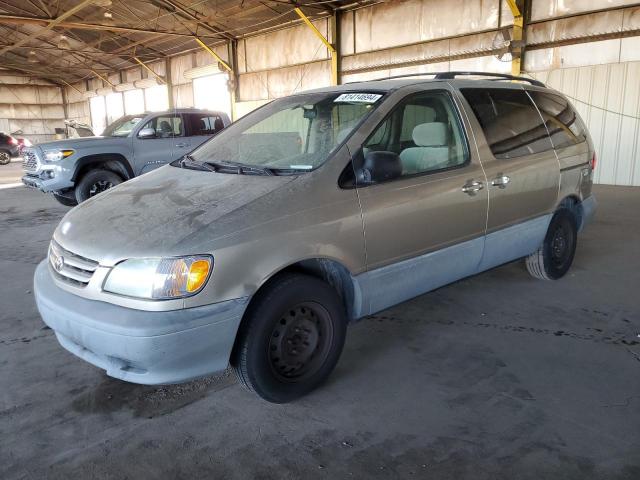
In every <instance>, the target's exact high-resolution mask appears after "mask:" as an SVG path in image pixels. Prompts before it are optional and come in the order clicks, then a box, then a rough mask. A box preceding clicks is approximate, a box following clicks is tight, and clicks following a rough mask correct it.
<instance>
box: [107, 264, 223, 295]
mask: <svg viewBox="0 0 640 480" xmlns="http://www.w3.org/2000/svg"><path fill="white" fill-rule="evenodd" d="M212 268H213V258H211V257H210V256H208V255H191V256H188V257H178V258H139V259H131V260H125V261H124V262H122V263H119V264H118V265H116V266H115V267H113V269H112V270H111V272H109V275H108V276H107V279H106V280H105V282H104V286H103V290H105V291H107V292H111V293H117V294H119V295H127V296H129V297H137V298H146V299H149V300H167V299H170V298H181V297H187V296H189V295H194V294H196V293H198V292H199V291H200V290H202V287H204V285H205V283H207V279H208V278H209V275H210V274H211V270H212Z"/></svg>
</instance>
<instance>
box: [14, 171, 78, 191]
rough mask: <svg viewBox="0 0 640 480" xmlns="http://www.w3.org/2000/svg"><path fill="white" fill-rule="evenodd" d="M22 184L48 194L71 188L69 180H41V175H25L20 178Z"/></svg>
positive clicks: (56, 178)
mask: <svg viewBox="0 0 640 480" xmlns="http://www.w3.org/2000/svg"><path fill="white" fill-rule="evenodd" d="M22 183H23V184H24V185H25V186H26V187H30V188H37V189H38V190H40V191H41V192H45V193H49V192H57V191H59V190H64V189H66V188H71V187H73V182H71V181H69V180H65V179H64V178H60V177H54V178H43V173H41V174H39V175H36V174H31V175H29V174H27V175H24V176H23V177H22Z"/></svg>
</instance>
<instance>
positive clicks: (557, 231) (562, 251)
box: [525, 208, 578, 280]
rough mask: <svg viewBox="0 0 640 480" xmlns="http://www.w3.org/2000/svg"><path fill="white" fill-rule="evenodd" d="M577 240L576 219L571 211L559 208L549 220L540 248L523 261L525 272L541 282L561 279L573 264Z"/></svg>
mask: <svg viewBox="0 0 640 480" xmlns="http://www.w3.org/2000/svg"><path fill="white" fill-rule="evenodd" d="M577 240H578V226H577V222H576V217H575V215H574V214H573V212H571V210H569V209H566V208H561V209H560V210H558V211H557V212H556V213H555V214H554V216H553V218H552V219H551V223H549V228H548V230H547V234H546V236H545V238H544V242H543V243H542V246H541V247H540V248H539V249H538V250H537V251H536V252H534V253H532V254H531V255H529V256H528V257H527V258H526V259H525V264H526V266H527V270H528V271H529V273H530V274H531V275H532V276H533V277H535V278H539V279H541V280H557V279H559V278H562V277H563V276H564V275H565V274H566V273H567V272H568V271H569V268H570V267H571V264H572V263H573V257H574V256H575V253H576V245H577Z"/></svg>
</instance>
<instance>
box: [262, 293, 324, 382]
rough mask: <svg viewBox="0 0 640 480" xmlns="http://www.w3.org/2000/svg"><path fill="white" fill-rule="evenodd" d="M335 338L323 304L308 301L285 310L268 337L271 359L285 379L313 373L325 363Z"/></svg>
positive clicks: (307, 375)
mask: <svg viewBox="0 0 640 480" xmlns="http://www.w3.org/2000/svg"><path fill="white" fill-rule="evenodd" d="M332 341H333V324H332V322H331V319H330V318H329V313H328V312H327V310H326V309H325V308H324V307H323V306H322V305H320V304H318V303H315V302H305V303H300V304H298V305H296V306H295V307H293V308H291V309H290V310H288V311H287V312H285V313H284V314H283V315H282V316H281V318H280V320H279V321H278V322H276V324H275V326H274V328H273V331H272V332H271V338H270V341H269V361H270V364H271V368H272V370H273V373H274V375H275V376H276V377H277V378H278V379H279V380H280V381H283V382H291V381H301V380H305V379H306V378H308V377H310V376H313V375H314V374H315V373H316V372H317V371H318V370H319V368H320V367H321V366H322V365H323V364H324V362H325V360H326V358H327V355H328V354H329V350H330V347H331V343H332Z"/></svg>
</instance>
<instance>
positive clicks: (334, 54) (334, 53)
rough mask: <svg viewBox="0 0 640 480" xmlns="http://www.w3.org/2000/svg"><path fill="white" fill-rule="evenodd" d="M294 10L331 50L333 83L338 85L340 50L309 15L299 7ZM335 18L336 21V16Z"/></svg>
mask: <svg viewBox="0 0 640 480" xmlns="http://www.w3.org/2000/svg"><path fill="white" fill-rule="evenodd" d="M293 10H294V11H295V12H296V13H297V14H298V16H299V17H300V18H301V19H302V21H303V22H304V23H306V24H307V26H308V27H309V28H310V29H311V31H312V32H313V33H314V34H315V35H316V37H318V38H319V39H320V41H321V42H322V43H324V45H325V46H326V47H327V48H328V49H329V52H331V84H332V85H337V84H338V51H337V50H336V47H335V46H334V45H332V44H331V43H329V40H327V39H326V38H325V36H324V35H322V33H321V32H320V30H318V29H317V28H316V26H315V25H314V24H313V22H312V21H311V20H309V17H307V16H306V15H305V14H304V12H303V11H302V10H300V9H299V8H298V7H296V8H294V9H293ZM333 20H334V21H335V17H334V19H333Z"/></svg>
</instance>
